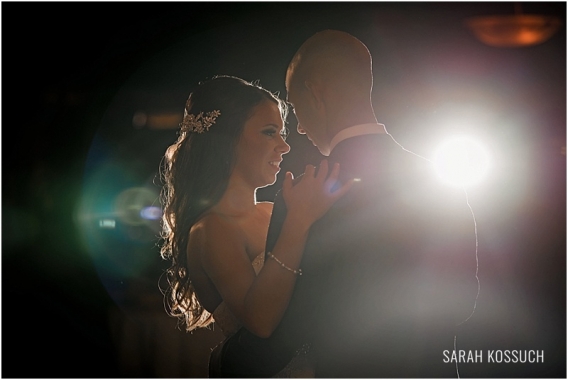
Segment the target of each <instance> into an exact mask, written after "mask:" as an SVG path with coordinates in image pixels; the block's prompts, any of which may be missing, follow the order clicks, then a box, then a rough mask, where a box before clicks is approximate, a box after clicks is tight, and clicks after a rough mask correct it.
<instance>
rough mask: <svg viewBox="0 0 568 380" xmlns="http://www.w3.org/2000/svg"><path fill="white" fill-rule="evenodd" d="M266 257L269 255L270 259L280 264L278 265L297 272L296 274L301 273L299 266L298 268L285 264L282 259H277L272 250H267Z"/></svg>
mask: <svg viewBox="0 0 568 380" xmlns="http://www.w3.org/2000/svg"><path fill="white" fill-rule="evenodd" d="M267 255H268V257H270V258H271V259H274V260H275V261H276V262H277V263H278V264H280V266H281V267H282V268H284V269H286V270H289V271H290V272H292V273H294V274H297V275H300V276H301V275H302V270H301V269H300V268H298V270H296V269H292V268H290V267H289V266H287V265H286V264H284V263H283V262H282V261H280V260H278V258H277V257H276V256H274V255H273V254H272V252H268V253H267Z"/></svg>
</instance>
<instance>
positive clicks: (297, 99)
mask: <svg viewBox="0 0 568 380" xmlns="http://www.w3.org/2000/svg"><path fill="white" fill-rule="evenodd" d="M288 103H290V104H292V106H293V107H294V114H295V115H296V119H297V120H298V127H297V129H298V133H299V134H301V135H306V136H307V138H308V140H310V141H311V142H312V144H314V145H315V146H316V147H317V148H318V149H319V151H320V152H321V153H322V154H323V155H326V156H327V155H328V154H329V148H328V145H329V144H326V141H327V139H326V132H325V128H324V124H323V123H322V122H321V120H320V119H319V117H318V114H317V112H316V110H315V109H314V103H313V99H312V98H311V97H310V92H309V89H308V88H305V87H302V86H289V87H288Z"/></svg>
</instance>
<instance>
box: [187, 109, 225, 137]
mask: <svg viewBox="0 0 568 380" xmlns="http://www.w3.org/2000/svg"><path fill="white" fill-rule="evenodd" d="M219 115H221V111H219V110H215V111H211V112H207V113H206V114H205V116H203V112H200V113H199V114H197V115H193V114H189V115H188V114H187V113H186V114H185V116H184V117H183V121H182V123H181V131H182V132H197V133H203V132H205V131H208V130H209V127H211V126H212V125H213V124H215V119H217V117H218V116H219Z"/></svg>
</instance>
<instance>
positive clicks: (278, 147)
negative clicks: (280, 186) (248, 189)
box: [232, 100, 290, 188]
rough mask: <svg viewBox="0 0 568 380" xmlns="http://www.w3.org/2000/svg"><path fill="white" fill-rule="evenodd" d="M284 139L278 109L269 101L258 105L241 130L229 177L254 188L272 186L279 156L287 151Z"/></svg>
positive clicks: (278, 167)
mask: <svg viewBox="0 0 568 380" xmlns="http://www.w3.org/2000/svg"><path fill="white" fill-rule="evenodd" d="M284 138H285V129H284V122H283V120H282V117H281V115H280V110H279V108H278V105H277V104H276V103H274V102H272V101H269V100H266V101H264V102H262V103H260V104H259V105H258V106H256V107H255V109H254V111H253V114H252V116H251V117H250V118H249V119H248V120H247V122H246V123H245V126H244V128H243V132H242V135H241V138H240V140H239V142H238V144H237V148H236V154H237V161H236V163H235V167H234V169H233V173H232V175H235V176H239V177H240V178H241V179H243V180H244V181H246V182H247V183H248V184H250V185H252V186H253V187H254V188H259V187H265V186H268V185H271V184H273V183H274V182H276V176H277V174H278V172H279V171H280V163H281V162H282V156H283V155H284V154H286V153H288V152H289V151H290V146H289V145H288V144H287V143H286V141H284Z"/></svg>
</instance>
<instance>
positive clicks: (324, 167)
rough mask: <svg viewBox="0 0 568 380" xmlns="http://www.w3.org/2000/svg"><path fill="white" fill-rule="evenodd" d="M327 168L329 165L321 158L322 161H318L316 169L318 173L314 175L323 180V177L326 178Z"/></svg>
mask: <svg viewBox="0 0 568 380" xmlns="http://www.w3.org/2000/svg"><path fill="white" fill-rule="evenodd" d="M328 170H329V166H328V163H327V160H322V162H321V163H320V166H319V169H318V174H317V176H316V178H318V179H320V180H321V181H325V179H326V178H327V172H328Z"/></svg>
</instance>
